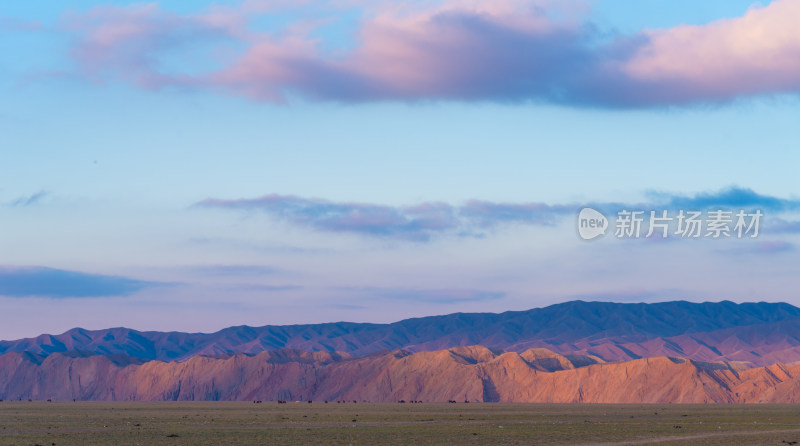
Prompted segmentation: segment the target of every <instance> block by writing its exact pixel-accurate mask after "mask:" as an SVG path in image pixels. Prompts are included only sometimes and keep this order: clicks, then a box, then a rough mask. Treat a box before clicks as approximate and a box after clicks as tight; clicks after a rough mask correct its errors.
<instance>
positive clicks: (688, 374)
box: [0, 346, 800, 403]
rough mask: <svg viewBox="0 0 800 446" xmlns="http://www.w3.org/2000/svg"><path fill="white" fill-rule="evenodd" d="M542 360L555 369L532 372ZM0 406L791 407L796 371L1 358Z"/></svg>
mask: <svg viewBox="0 0 800 446" xmlns="http://www.w3.org/2000/svg"><path fill="white" fill-rule="evenodd" d="M542 359H554V360H555V361H554V362H548V363H547V365H543V364H539V363H537V361H540V360H542ZM584 361H586V360H585V359H584ZM588 362H591V361H588ZM0 398H2V399H28V398H32V399H37V400H42V399H50V398H52V399H55V400H71V399H78V400H116V401H129V400H131V401H174V400H181V401H186V400H245V401H252V400H265V401H269V400H314V401H315V402H316V403H320V402H321V401H323V400H327V401H337V400H347V401H353V400H356V401H363V400H367V401H373V402H379V401H383V402H391V401H399V400H406V401H411V400H421V401H448V400H456V401H464V400H468V401H472V402H496V401H502V402H556V403H574V402H586V403H712V402H714V403H798V402H800V365H794V366H785V365H782V364H774V365H772V366H769V367H758V368H751V369H747V370H742V369H741V368H739V367H738V366H736V365H735V364H730V363H725V362H717V363H708V362H699V361H691V360H684V359H677V358H667V357H658V358H647V359H637V360H632V361H626V362H618V363H607V364H602V363H596V364H592V365H587V366H584V367H579V368H575V367H574V364H573V362H571V361H570V360H568V359H566V358H564V357H563V356H559V355H557V354H555V353H553V352H548V351H545V350H543V349H537V350H533V351H530V350H529V351H525V352H522V354H519V353H515V352H502V351H498V350H490V349H487V348H485V347H481V346H471V347H455V348H451V349H447V350H440V351H432V352H420V353H410V352H407V351H403V350H396V351H393V352H384V353H377V354H373V355H368V356H364V357H360V358H352V357H349V356H347V355H340V354H331V353H326V352H315V353H308V352H300V351H296V350H288V351H287V350H281V351H276V352H262V353H259V354H258V355H255V356H248V355H243V354H238V355H233V356H229V357H226V358H212V357H205V356H195V357H193V358H191V359H189V360H187V361H184V362H161V361H149V362H141V361H135V360H133V361H130V362H128V363H126V362H125V361H115V360H112V359H111V358H110V357H108V356H102V355H92V356H82V355H64V354H62V353H54V354H52V355H50V356H48V357H46V358H41V357H37V356H35V355H32V354H30V353H7V354H4V355H0Z"/></svg>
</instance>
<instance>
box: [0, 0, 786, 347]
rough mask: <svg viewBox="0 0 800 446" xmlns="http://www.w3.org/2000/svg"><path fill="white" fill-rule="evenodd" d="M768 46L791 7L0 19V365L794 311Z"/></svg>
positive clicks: (177, 7)
mask: <svg viewBox="0 0 800 446" xmlns="http://www.w3.org/2000/svg"><path fill="white" fill-rule="evenodd" d="M798 20H800V0H775V1H771V2H768V1H762V2H751V1H740V0H724V1H723V0H708V1H704V2H701V3H700V4H698V3H697V2H690V1H686V0H636V1H633V0H631V1H624V0H559V1H555V0H519V1H518V0H498V1H492V2H478V1H467V0H465V1H453V0H441V1H428V0H419V1H413V2H388V1H378V0H375V1H371V0H331V1H285V0H236V1H233V0H232V1H215V2H208V1H191V2H190V1H178V0H165V1H157V2H144V3H142V2H129V1H90V0H76V1H71V2H4V3H3V4H2V5H0V98H2V100H0V135H2V136H1V137H0V154H2V160H3V162H2V163H0V309H2V310H1V311H0V312H1V313H2V314H3V315H4V316H5V317H4V321H3V323H2V324H0V339H15V338H20V337H29V336H35V335H38V334H40V333H61V332H63V331H65V330H67V329H70V328H73V327H84V328H89V329H100V328H108V327H116V326H125V327H130V328H135V329H139V330H178V331H192V332H212V331H216V330H219V329H221V328H224V327H227V326H232V325H253V326H261V325H267V324H299V323H318V322H330V321H342V320H345V321H356V322H392V321H397V320H400V319H403V318H408V317H417V316H426V315H434V314H447V313H454V312H483V311H491V312H502V311H509V310H525V309H529V308H534V307H541V306H546V305H550V304H554V303H558V302H564V301H569V300H576V299H583V300H603V301H615V302H657V301H667V300H689V301H698V302H699V301H720V300H732V301H735V302H744V301H784V302H789V303H792V304H795V305H800V296H798V294H797V292H796V290H797V289H798V285H800V274H797V272H798V271H797V266H796V265H798V264H800V263H799V262H798V261H800V257H799V256H798V250H797V247H798V243H799V242H800V240H798V233H800V194H798V186H797V185H798V184H800V183H798V181H797V174H796V170H797V168H796V166H798V165H800V150H798V148H800V147H798V141H800V125H798V119H799V117H800V102H799V101H798V92H800V35H798V34H797V33H796V23H798ZM583 208H591V209H594V210H596V211H598V212H599V213H600V215H602V216H603V218H605V219H606V230H605V232H604V233H603V234H599V235H598V236H597V237H596V238H593V239H591V240H584V239H583V237H581V231H580V230H579V228H580V225H581V220H580V219H579V217H578V215H579V211H580V210H581V209H583ZM716 211H722V212H724V213H725V214H723V217H725V218H727V220H726V219H725V218H723V219H721V220H724V221H722V223H724V225H723V226H725V227H726V228H727V233H719V232H717V233H716V235H717V236H716V237H715V236H714V235H715V232H714V231H712V230H711V228H712V226H711V225H713V224H714V222H712V221H711V220H712V219H713V217H714V215H715V214H714V212H716ZM625 212H641V214H635V215H640V216H642V217H643V220H642V222H641V224H642V230H641V233H640V234H639V235H638V236H635V235H634V234H635V232H633V231H630V230H629V229H631V228H630V227H628V226H626V224H628V223H626V220H625V219H624V217H625V215H629V214H625ZM651 212H653V214H651ZM663 212H665V213H666V214H662V213H663ZM689 212H700V214H699V215H700V217H698V218H699V219H700V220H701V223H700V224H701V225H703V226H702V227H701V230H700V231H699V233H698V234H697V236H696V237H695V236H688V235H687V234H688V233H686V232H684V233H681V227H682V225H683V223H685V221H684V220H680V221H679V217H678V216H679V215H681V216H688V215H689ZM739 213H741V215H742V217H741V218H742V219H743V220H742V221H743V222H744V223H745V226H744V227H738V228H737V223H739V218H737V217H736V215H737V214H739ZM756 213H758V214H759V217H758V218H756V217H754V216H755V215H756ZM653 216H659V217H661V216H667V217H668V218H671V220H668V222H669V223H668V228H667V231H666V233H662V232H661V231H660V230H658V226H656V227H655V229H656V230H655V231H654V234H651V236H650V237H647V236H646V234H647V232H649V231H648V229H649V225H650V224H651V223H654V222H655V220H653V219H652V217H653ZM717 220H718V221H717V223H718V224H719V223H720V221H721V220H720V219H717ZM684 229H685V228H684ZM738 232H741V234H739V233H738Z"/></svg>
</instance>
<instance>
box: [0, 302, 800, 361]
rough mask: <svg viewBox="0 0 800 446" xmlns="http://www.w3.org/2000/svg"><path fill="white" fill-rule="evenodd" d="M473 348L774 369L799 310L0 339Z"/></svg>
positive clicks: (159, 354)
mask: <svg viewBox="0 0 800 446" xmlns="http://www.w3.org/2000/svg"><path fill="white" fill-rule="evenodd" d="M765 334H767V336H765ZM474 344H480V345H484V346H487V347H489V348H498V349H504V350H509V351H517V352H522V351H525V350H528V349H530V348H535V347H545V348H548V349H550V350H553V351H555V352H557V353H560V354H572V353H579V354H584V355H593V356H596V357H598V358H602V359H603V360H606V361H619V360H628V359H637V358H640V357H650V356H663V355H666V356H680V357H687V358H694V359H702V360H740V361H749V362H751V363H753V364H755V365H768V364H771V363H773V362H776V361H784V362H790V361H794V360H798V359H800V308H797V307H794V306H792V305H789V304H785V303H765V302H759V303H743V304H735V303H733V302H727V301H725V302H719V303H690V302H683V301H678V302H664V303H654V304H642V303H639V304H620V303H609V302H582V301H574V302H566V303H563V304H557V305H552V306H549V307H545V308H536V309H532V310H527V311H515V312H505V313H500V314H495V313H472V314H466V313H456V314H450V315H445V316H431V317H424V318H415V319H407V320H403V321H399V322H395V323H392V324H360V323H348V322H338V323H326V324H313V325H285V326H264V327H247V326H240V327H230V328H226V329H224V330H221V331H218V332H216V333H210V334H205V333H180V332H142V331H136V330H131V329H127V328H112V329H106V330H84V329H80V328H76V329H72V330H69V331H67V332H65V333H63V334H60V335H41V336H38V337H36V338H28V339H21V340H16V341H0V354H2V353H8V352H30V353H34V354H36V355H41V356H48V355H50V354H53V353H58V352H62V353H63V352H69V351H81V352H89V353H93V354H99V355H108V354H121V355H126V356H131V357H135V358H141V359H144V360H162V361H170V360H186V359H189V358H191V357H193V356H196V355H200V354H202V355H220V354H233V353H247V354H258V353H260V352H263V351H270V350H279V349H286V348H290V349H298V350H304V351H329V352H333V351H342V352H348V353H351V354H353V355H356V356H360V355H366V354H370V353H374V352H378V351H383V350H394V349H400V348H402V349H406V350H410V351H430V350H437V349H445V348H449V347H452V346H458V345H474Z"/></svg>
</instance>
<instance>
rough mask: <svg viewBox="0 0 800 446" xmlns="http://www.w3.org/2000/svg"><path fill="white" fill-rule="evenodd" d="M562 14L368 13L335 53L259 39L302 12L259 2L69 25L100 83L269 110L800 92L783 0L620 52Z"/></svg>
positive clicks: (529, 5)
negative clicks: (218, 55) (264, 25)
mask: <svg viewBox="0 0 800 446" xmlns="http://www.w3.org/2000/svg"><path fill="white" fill-rule="evenodd" d="M344 3H346V2H344ZM579 3H580V2H567V3H566V4H569V5H573V7H574V5H576V4H579ZM557 4H558V2H556V3H553V2H550V1H515V0H503V1H496V2H477V1H444V2H440V3H436V4H431V3H428V2H421V3H414V4H411V6H409V4H405V3H393V2H390V3H378V4H377V5H374V4H371V5H369V6H364V5H363V4H362V5H361V6H360V7H361V8H362V9H363V10H364V18H363V19H362V20H361V21H360V23H359V26H358V29H357V30H356V37H357V40H356V44H355V46H354V47H353V48H351V49H348V50H346V51H340V52H336V53H333V54H332V53H330V52H326V51H323V50H322V49H321V46H322V45H321V43H322V41H321V40H320V38H319V37H312V36H313V35H315V34H314V33H315V31H316V30H317V29H318V27H319V26H321V24H323V23H324V22H325V20H320V19H315V20H309V21H303V22H298V23H293V24H290V25H288V26H286V27H285V28H284V29H282V30H280V31H277V32H263V31H262V32H259V31H256V30H254V29H252V28H251V19H252V18H253V17H255V16H257V15H258V14H262V13H264V12H265V11H270V10H274V9H275V8H277V9H291V8H292V7H293V6H291V5H287V4H285V2H267V1H259V0H249V1H246V2H244V3H242V4H240V5H238V6H236V7H231V6H224V7H223V6H215V7H212V8H209V9H207V10H205V11H202V12H201V13H197V14H193V15H177V14H173V13H170V12H167V11H164V10H162V9H160V8H159V7H158V6H157V5H156V4H139V5H133V6H127V7H112V6H105V7H99V8H95V9H92V10H90V11H89V12H87V13H84V14H82V15H73V16H70V17H68V18H67V24H68V28H69V29H70V30H72V32H74V33H75V37H76V40H75V44H74V47H73V52H72V55H73V57H74V59H75V60H76V62H77V63H78V65H79V67H80V69H81V71H82V72H83V73H84V74H85V75H86V76H87V77H89V78H91V79H94V80H113V79H120V80H123V81H127V82H131V83H133V84H136V85H138V86H141V87H143V88H149V89H158V88H164V87H190V88H200V89H214V90H216V91H219V92H222V93H223V94H225V93H233V94H236V95H240V96H244V97H247V98H251V99H253V100H257V101H268V102H282V101H285V100H286V98H287V96H288V95H292V94H296V95H298V96H300V97H305V98H309V99H315V100H325V101H341V102H359V101H372V100H404V101H408V100H410V101H416V100H457V101H473V100H479V101H487V100H488V101H538V102H553V103H564V104H573V105H585V104H590V105H600V106H611V107H619V106H633V107H641V106H659V105H675V104H687V103H694V102H708V101H712V102H718V101H728V100H732V99H736V98H739V97H745V96H752V95H758V94H775V93H792V92H797V91H798V90H800V35H798V34H797V33H796V32H795V26H794V24H795V23H797V22H798V20H800V3H798V2H797V1H795V0H776V1H774V2H772V3H771V4H770V5H768V6H765V7H762V8H754V9H751V10H749V11H747V12H746V13H745V14H744V15H743V16H742V17H738V18H733V19H723V20H719V21H715V22H712V23H709V24H706V25H702V26H678V27H675V28H669V29H663V30H647V31H643V32H641V33H639V34H638V35H635V36H617V37H616V38H614V39H611V40H612V41H611V42H610V43H608V42H607V41H605V42H603V41H602V39H601V37H600V36H599V34H598V32H597V31H596V30H595V28H594V27H592V26H591V25H590V24H588V23H587V22H586V21H585V20H584V19H583V18H581V17H582V16H581V13H574V12H572V11H571V12H570V14H571V15H570V14H568V15H567V18H565V19H553V18H552V15H549V14H548V13H547V12H548V8H553V7H554V5H557ZM326 7H328V8H331V6H330V4H327V6H326ZM562 7H563V6H562ZM331 14H333V15H335V14H334V13H331ZM323 34H324V33H323ZM202 39H207V40H212V41H213V40H225V39H228V40H230V41H233V42H234V43H235V44H236V45H238V46H239V48H240V49H239V51H238V53H237V54H236V55H235V56H230V54H229V58H228V60H226V63H225V64H223V66H222V67H221V68H219V69H215V70H213V71H211V72H206V73H198V72H192V71H191V70H188V69H187V70H186V71H185V72H177V73H176V72H170V71H167V70H164V69H163V68H162V65H163V62H165V61H167V60H168V59H169V58H170V57H172V56H173V55H174V53H175V52H178V53H180V51H182V50H183V49H185V48H187V47H191V46H192V45H194V44H195V43H196V42H197V41H198V40H202ZM209 57H212V56H210V55H209Z"/></svg>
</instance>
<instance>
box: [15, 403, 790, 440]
mask: <svg viewBox="0 0 800 446" xmlns="http://www.w3.org/2000/svg"><path fill="white" fill-rule="evenodd" d="M796 442H800V406H794V405H605V404H603V405H595V404H559V405H553V404H501V403H470V404H465V403H457V404H451V403H422V404H408V403H407V404H400V403H393V404H386V403H384V404H372V403H353V402H349V403H346V404H337V403H335V402H334V403H327V404H325V403H323V402H314V403H312V404H309V403H306V402H303V403H294V402H289V403H287V404H278V403H275V402H263V403H260V404H254V403H253V402H247V403H242V402H174V403H173V402H164V403H139V402H136V403H103V402H77V403H74V402H40V401H33V402H27V401H15V402H8V401H5V402H2V403H0V444H2V445H36V444H38V445H59V446H63V445H114V444H120V445H122V444H125V445H212V444H213V445H219V444H249V445H252V444H281V445H295V444H297V445H301V444H303V445H305V444H313V445H327V444H343V445H350V444H352V445H384V444H385V445H390V444H391V445H409V444H441V445H461V444H466V445H469V444H475V445H484V444H503V445H517V444H519V445H530V444H570V445H576V444H615V445H616V444H619V445H624V444H651V443H659V444H667V445H668V444H698V445H706V446H707V445H712V444H748V445H749V444H776V445H786V444H800V443H796Z"/></svg>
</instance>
